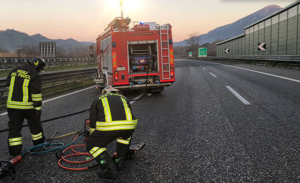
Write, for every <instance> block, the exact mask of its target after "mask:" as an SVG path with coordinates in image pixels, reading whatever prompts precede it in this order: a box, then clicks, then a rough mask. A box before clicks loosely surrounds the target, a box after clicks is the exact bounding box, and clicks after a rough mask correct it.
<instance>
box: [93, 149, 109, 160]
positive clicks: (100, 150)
mask: <svg viewBox="0 0 300 183" xmlns="http://www.w3.org/2000/svg"><path fill="white" fill-rule="evenodd" d="M104 151H106V149H105V148H101V149H99V150H98V151H96V152H95V153H94V154H92V156H93V157H94V158H96V157H97V156H99V155H100V154H101V153H103V152H104Z"/></svg>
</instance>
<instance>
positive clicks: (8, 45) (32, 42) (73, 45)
mask: <svg viewBox="0 0 300 183" xmlns="http://www.w3.org/2000/svg"><path fill="white" fill-rule="evenodd" d="M39 42H56V47H60V48H63V49H64V50H66V51H73V50H75V49H78V48H83V49H86V50H88V46H89V45H91V44H95V43H93V42H78V41H76V40H74V39H66V40H63V39H49V38H47V37H44V36H43V35H41V34H35V35H32V36H29V35H28V34H26V33H23V32H19V31H16V30H13V29H7V30H5V31H1V30H0V48H1V49H3V50H7V51H11V52H15V51H16V50H17V48H22V47H28V46H29V47H31V46H34V47H39Z"/></svg>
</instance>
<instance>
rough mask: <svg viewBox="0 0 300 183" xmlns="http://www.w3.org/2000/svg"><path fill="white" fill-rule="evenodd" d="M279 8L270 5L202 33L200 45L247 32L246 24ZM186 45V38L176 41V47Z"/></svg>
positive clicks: (279, 8)
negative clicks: (245, 29)
mask: <svg viewBox="0 0 300 183" xmlns="http://www.w3.org/2000/svg"><path fill="white" fill-rule="evenodd" d="M279 10H281V7H280V6H277V5H270V6H267V7H265V8H263V9H261V10H259V11H257V12H255V13H253V14H251V15H248V16H246V17H244V18H242V19H239V20H238V21H236V22H233V23H231V24H227V25H224V26H221V27H218V28H216V29H214V30H212V31H209V32H208V33H207V34H202V35H200V45H202V44H205V43H212V42H214V41H216V40H225V39H229V38H233V37H235V36H238V35H240V34H243V33H245V31H244V28H245V27H246V26H248V25H250V24H252V23H255V22H256V21H258V20H260V19H263V18H265V17H267V16H269V15H271V14H273V13H275V12H277V11H279ZM192 32H193V31H192ZM192 32H191V33H192ZM185 45H186V40H184V41H180V42H174V47H175V46H185Z"/></svg>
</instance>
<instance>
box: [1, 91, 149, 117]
mask: <svg viewBox="0 0 300 183" xmlns="http://www.w3.org/2000/svg"><path fill="white" fill-rule="evenodd" d="M93 87H94V86H91V87H89V88H85V89H82V90H78V91H75V92H72V93H68V94H65V95H62V96H58V97H55V98H51V99H49V100H45V101H44V102H50V101H52V100H56V99H59V98H62V97H66V96H69V95H72V94H75V93H78V92H82V91H85V90H88V89H91V88H93ZM143 94H144V93H142V94H140V95H139V96H137V97H135V98H134V99H133V100H136V99H138V98H140V97H141V96H142V95H143ZM134 102H135V101H131V102H130V104H133V103H134ZM4 115H7V112H4V113H2V114H0V116H4Z"/></svg>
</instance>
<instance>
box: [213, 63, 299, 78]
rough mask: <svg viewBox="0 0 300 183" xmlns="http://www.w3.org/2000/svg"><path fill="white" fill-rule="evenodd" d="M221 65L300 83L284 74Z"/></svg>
mask: <svg viewBox="0 0 300 183" xmlns="http://www.w3.org/2000/svg"><path fill="white" fill-rule="evenodd" d="M209 63H211V62H209ZM212 64H219V63H212ZM219 65H223V66H226V67H233V68H236V69H242V70H245V71H250V72H256V73H259V74H264V75H267V76H273V77H276V78H280V79H285V80H289V81H294V82H297V83H300V80H297V79H292V78H288V77H284V76H278V75H275V74H269V73H266V72H260V71H255V70H251V69H245V68H242V67H236V66H232V65H225V64H219Z"/></svg>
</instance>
